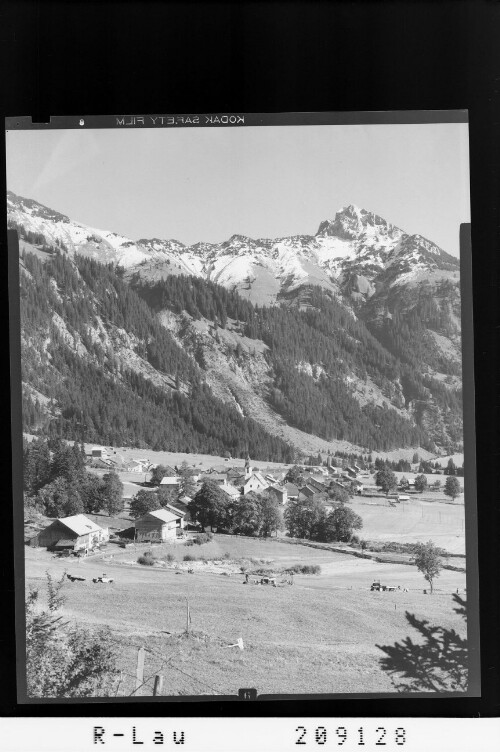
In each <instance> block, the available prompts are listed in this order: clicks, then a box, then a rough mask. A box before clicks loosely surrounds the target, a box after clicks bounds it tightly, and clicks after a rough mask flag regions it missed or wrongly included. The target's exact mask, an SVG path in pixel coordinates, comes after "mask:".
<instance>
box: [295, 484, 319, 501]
mask: <svg viewBox="0 0 500 752" xmlns="http://www.w3.org/2000/svg"><path fill="white" fill-rule="evenodd" d="M316 493H317V491H316V490H315V489H314V488H311V487H310V486H303V487H302V488H301V489H300V491H299V498H300V497H302V498H305V499H312V497H313V496H315V495H316Z"/></svg>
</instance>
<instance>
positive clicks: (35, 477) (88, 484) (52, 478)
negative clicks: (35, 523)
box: [23, 438, 123, 517]
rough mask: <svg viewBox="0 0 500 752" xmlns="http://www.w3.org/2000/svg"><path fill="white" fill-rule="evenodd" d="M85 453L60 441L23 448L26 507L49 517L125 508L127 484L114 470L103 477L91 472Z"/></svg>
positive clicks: (26, 444) (28, 445) (78, 445)
mask: <svg viewBox="0 0 500 752" xmlns="http://www.w3.org/2000/svg"><path fill="white" fill-rule="evenodd" d="M85 463H86V456H85V450H84V448H83V446H82V445H81V444H78V442H76V441H75V442H74V444H73V445H72V446H70V445H68V444H66V442H63V441H61V440H60V439H57V438H56V439H53V440H51V439H49V440H46V439H41V438H39V439H35V440H34V441H32V442H27V441H26V442H25V444H24V448H23V470H24V472H23V483H24V494H25V504H26V506H27V507H28V508H31V509H35V510H36V511H38V512H41V513H42V514H44V515H45V516H47V517H70V516H72V515H74V514H82V513H87V514H95V513H96V512H101V511H103V510H104V511H106V513H107V514H109V515H114V514H117V513H118V512H121V511H122V509H123V500H122V496H123V484H122V482H121V480H120V478H119V477H118V475H117V473H115V472H113V471H110V472H109V473H105V474H104V475H103V477H102V478H99V477H98V476H97V475H95V474H93V473H90V472H88V470H87V469H86V466H85Z"/></svg>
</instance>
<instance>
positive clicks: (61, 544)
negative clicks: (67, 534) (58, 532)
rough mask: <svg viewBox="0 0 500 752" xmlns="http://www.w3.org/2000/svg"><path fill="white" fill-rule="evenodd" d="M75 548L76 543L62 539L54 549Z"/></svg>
mask: <svg viewBox="0 0 500 752" xmlns="http://www.w3.org/2000/svg"><path fill="white" fill-rule="evenodd" d="M74 547H75V541H74V540H68V539H66V538H61V540H58V541H57V543H56V544H55V545H54V548H74Z"/></svg>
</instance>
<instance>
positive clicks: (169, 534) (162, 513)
mask: <svg viewBox="0 0 500 752" xmlns="http://www.w3.org/2000/svg"><path fill="white" fill-rule="evenodd" d="M178 520H179V514H178V513H174V512H171V511H170V510H168V509H157V510H156V511H154V512H147V514H144V515H143V516H142V517H139V518H138V519H137V520H136V521H135V531H136V539H137V540H142V541H147V540H157V541H165V540H172V539H174V538H176V536H177V528H178V527H180V524H179V523H178Z"/></svg>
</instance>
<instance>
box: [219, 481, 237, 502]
mask: <svg viewBox="0 0 500 752" xmlns="http://www.w3.org/2000/svg"><path fill="white" fill-rule="evenodd" d="M221 489H222V490H223V491H225V492H226V493H227V495H228V496H230V497H231V499H239V498H240V496H241V494H240V492H239V491H238V489H237V488H235V487H234V486H233V484H232V483H224V485H222V486H221Z"/></svg>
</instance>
